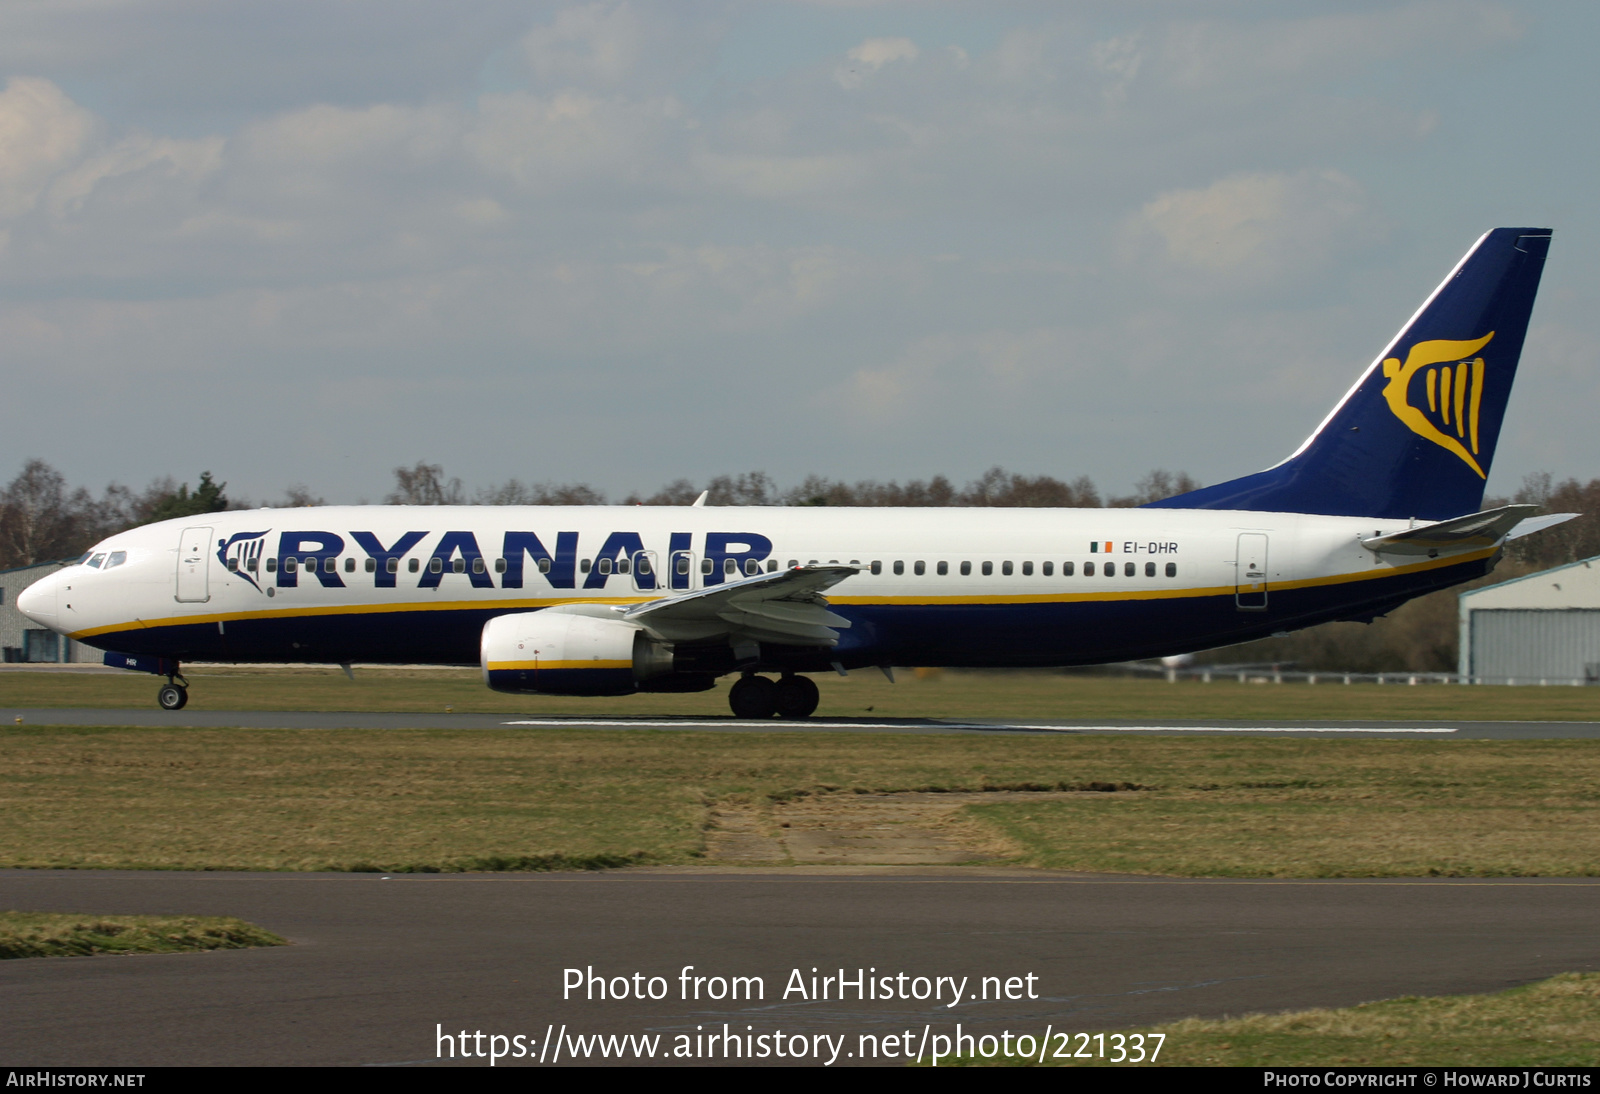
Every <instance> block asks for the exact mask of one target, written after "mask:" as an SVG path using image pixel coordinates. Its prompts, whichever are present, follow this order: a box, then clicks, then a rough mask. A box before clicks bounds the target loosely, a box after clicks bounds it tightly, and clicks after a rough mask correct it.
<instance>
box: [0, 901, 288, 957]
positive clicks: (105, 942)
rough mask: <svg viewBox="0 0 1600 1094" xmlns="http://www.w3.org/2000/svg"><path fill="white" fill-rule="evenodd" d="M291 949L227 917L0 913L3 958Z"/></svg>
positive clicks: (260, 930) (254, 926) (258, 928)
mask: <svg viewBox="0 0 1600 1094" xmlns="http://www.w3.org/2000/svg"><path fill="white" fill-rule="evenodd" d="M286 945H288V943H287V942H286V941H285V940H284V939H282V938H279V937H278V936H277V935H275V934H273V933H272V932H271V931H264V930H262V929H261V928H260V927H257V926H256V925H255V924H253V923H246V922H245V921H244V920H242V919H233V918H231V917H228V916H193V915H73V914H63V913H59V912H0V959H4V958H9V957H82V956H87V955H89V954H120V953H182V952H186V951H195V950H241V949H247V948H249V947H253V946H286Z"/></svg>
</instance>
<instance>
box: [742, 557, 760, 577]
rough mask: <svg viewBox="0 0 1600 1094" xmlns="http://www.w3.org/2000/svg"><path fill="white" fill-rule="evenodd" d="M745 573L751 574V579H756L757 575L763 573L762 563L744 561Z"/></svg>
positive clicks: (751, 560)
mask: <svg viewBox="0 0 1600 1094" xmlns="http://www.w3.org/2000/svg"><path fill="white" fill-rule="evenodd" d="M744 572H745V573H747V574H749V575H750V576H751V577H754V576H755V575H756V574H759V573H760V572H761V563H760V562H758V561H756V560H755V559H753V558H747V559H745V560H744Z"/></svg>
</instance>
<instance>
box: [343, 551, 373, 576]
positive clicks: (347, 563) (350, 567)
mask: <svg viewBox="0 0 1600 1094" xmlns="http://www.w3.org/2000/svg"><path fill="white" fill-rule="evenodd" d="M367 561H368V562H371V561H372V560H371V559H370V558H369V559H367ZM344 572H345V573H347V574H353V573H355V572H356V556H355V555H351V556H350V557H349V558H347V559H345V560H344Z"/></svg>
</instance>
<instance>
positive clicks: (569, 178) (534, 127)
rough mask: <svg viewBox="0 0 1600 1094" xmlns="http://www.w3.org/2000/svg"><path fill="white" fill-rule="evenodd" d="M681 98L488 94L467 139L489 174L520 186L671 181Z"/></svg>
mask: <svg viewBox="0 0 1600 1094" xmlns="http://www.w3.org/2000/svg"><path fill="white" fill-rule="evenodd" d="M684 113H685V112H684V110H683V107H682V105H681V104H680V103H678V101H677V100H676V99H672V98H660V99H653V100H649V101H643V102H641V101H635V100H629V99H624V98H620V97H608V98H602V97H599V96H595V95H591V94H587V93H584V92H578V91H566V92H561V93H559V94H556V95H552V96H537V95H530V94H527V93H525V92H517V93H514V94H509V95H485V96H483V97H482V98H481V99H479V101H478V111H477V117H476V118H475V119H474V121H473V124H472V129H471V132H469V133H468V134H467V136H466V138H465V144H466V148H467V151H468V152H469V153H470V154H471V155H472V156H473V158H474V159H475V160H476V161H477V163H478V164H479V165H480V166H481V167H483V168H484V169H485V170H487V171H489V172H491V173H493V174H497V175H505V176H509V177H510V178H512V179H515V180H516V182H517V183H519V184H520V185H522V186H526V187H532V188H543V187H548V186H551V185H556V184H560V183H568V182H575V181H584V180H588V181H591V182H593V183H596V184H599V185H602V186H607V187H611V186H616V185H619V184H620V185H632V186H638V185H641V184H643V185H646V186H659V185H661V184H662V183H664V182H666V181H667V179H666V177H665V173H666V170H667V163H668V161H669V160H670V158H671V155H670V145H671V143H672V138H673V136H674V135H675V134H681V133H682V131H683V129H684V127H685V117H684Z"/></svg>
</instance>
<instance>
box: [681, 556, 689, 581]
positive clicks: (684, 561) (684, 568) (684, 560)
mask: <svg viewBox="0 0 1600 1094" xmlns="http://www.w3.org/2000/svg"><path fill="white" fill-rule="evenodd" d="M678 572H679V573H680V574H683V575H684V576H685V577H687V576H688V574H689V556H688V555H679V556H678Z"/></svg>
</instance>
